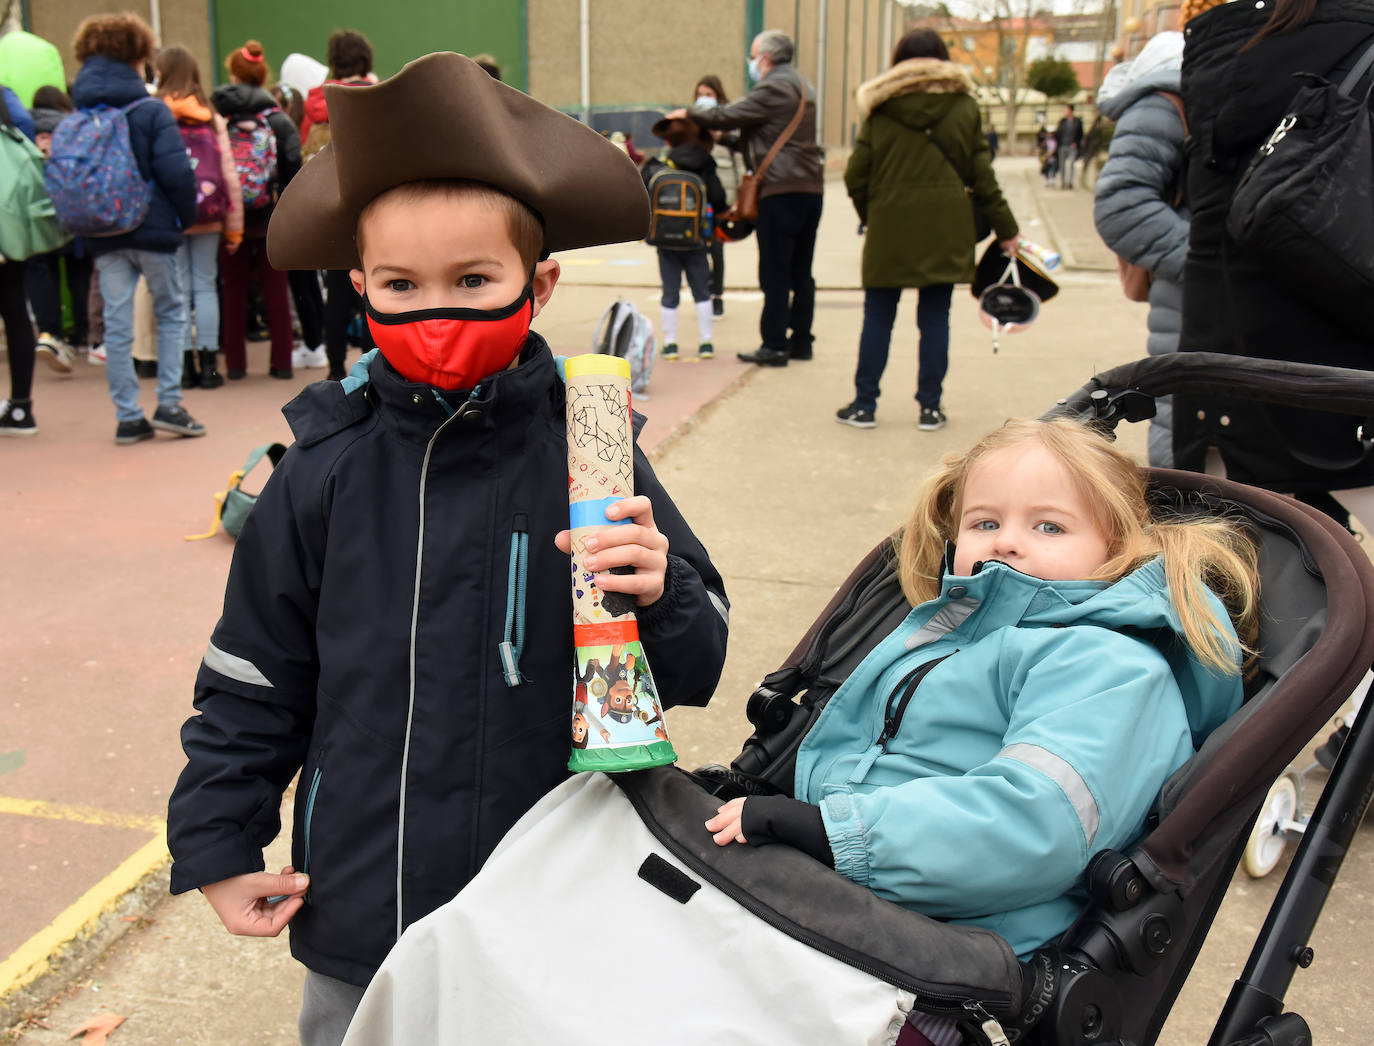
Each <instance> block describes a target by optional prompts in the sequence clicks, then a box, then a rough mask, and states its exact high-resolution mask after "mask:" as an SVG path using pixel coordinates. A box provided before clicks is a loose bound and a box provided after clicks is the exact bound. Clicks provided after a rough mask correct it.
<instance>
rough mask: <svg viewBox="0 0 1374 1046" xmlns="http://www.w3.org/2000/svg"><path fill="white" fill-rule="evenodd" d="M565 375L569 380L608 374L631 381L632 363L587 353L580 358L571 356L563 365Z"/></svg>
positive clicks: (615, 357) (601, 354) (599, 354)
mask: <svg viewBox="0 0 1374 1046" xmlns="http://www.w3.org/2000/svg"><path fill="white" fill-rule="evenodd" d="M563 374H564V376H566V377H568V378H583V377H586V376H587V375H589V374H606V375H610V376H613V377H617V378H621V379H623V380H625V381H629V380H630V361H629V360H626V359H621V358H620V357H619V356H607V355H605V354H603V353H600V352H585V353H583V354H582V355H580V356H569V357H568V359H567V360H565V361H564V364H563Z"/></svg>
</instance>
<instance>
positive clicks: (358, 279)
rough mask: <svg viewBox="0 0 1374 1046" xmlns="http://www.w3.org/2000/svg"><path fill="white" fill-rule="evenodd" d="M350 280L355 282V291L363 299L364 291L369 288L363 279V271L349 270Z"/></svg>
mask: <svg viewBox="0 0 1374 1046" xmlns="http://www.w3.org/2000/svg"><path fill="white" fill-rule="evenodd" d="M348 278H349V279H350V280H352V281H353V289H354V290H355V291H357V292H358V296H359V297H362V295H363V293H364V289H365V288H366V287H367V281H366V280H365V279H364V278H363V270H362V269H349V270H348Z"/></svg>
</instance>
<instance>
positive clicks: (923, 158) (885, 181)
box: [835, 29, 1020, 431]
mask: <svg viewBox="0 0 1374 1046" xmlns="http://www.w3.org/2000/svg"><path fill="white" fill-rule="evenodd" d="M858 102H859V109H860V111H861V112H862V113H863V114H864V122H863V126H862V128H860V130H859V137H858V140H857V141H856V142H855V145H854V152H853V154H852V155H851V156H850V158H849V164H848V166H847V167H846V168H845V173H844V182H845V188H846V189H848V191H849V197H850V199H851V200H853V202H854V209H855V210H856V211H858V212H859V220H860V221H861V222H862V223H863V224H864V225H865V226H867V230H868V231H867V235H866V237H865V239H864V252H863V285H864V322H863V331H862V333H861V334H860V335H859V364H858V369H857V371H856V372H855V375H854V399H853V401H852V402H850V403H849V404H847V405H846V406H844V407H841V408H840V410H839V411H837V412H836V415H835V419H836V420H837V421H839V422H841V423H842V424H845V425H853V426H854V427H855V428H866V429H871V428H873V427H874V425H875V424H876V422H875V420H874V412H875V411H876V410H877V406H878V395H879V389H878V384H879V382H880V380H881V379H882V376H883V369H884V368H885V367H886V366H887V351H888V345H889V343H890V342H891V340H892V323H893V320H894V319H895V318H896V316H897V304H898V302H899V300H900V299H901V296H902V288H904V287H916V288H919V298H918V300H917V305H916V326H917V329H918V330H919V331H920V364H919V367H918V370H917V378H916V399H917V401H918V402H919V403H920V408H921V416H920V428H921V429H923V430H925V431H933V430H935V429H938V428H941V427H943V426H944V424H945V420H946V419H945V413H944V410H943V409H942V407H941V405H940V397H941V393H942V391H943V386H944V378H945V372H946V371H947V370H948V367H949V306H950V299H951V296H952V295H953V292H954V284H956V283H968V282H970V281H971V280H972V279H973V248H974V245H975V241H976V239H977V237H976V235H975V231H974V208H975V206H976V207H977V208H979V209H981V211H982V212H983V214H984V215H985V216H986V218H987V220H988V221H989V222H990V223H991V225H992V228H993V230H994V231H995V233H996V235H997V239H998V240H999V241H1000V242H1001V244H1002V249H1003V250H1005V251H1007V252H1008V253H1011V252H1014V251H1015V249H1016V245H1017V242H1018V239H1019V232H1020V230H1019V228H1018V227H1017V224H1016V219H1015V218H1014V217H1012V213H1011V208H1010V207H1009V206H1008V205H1007V201H1006V200H1005V199H1004V198H1003V197H1002V190H1001V189H1000V188H999V187H998V185H997V177H996V175H994V174H993V172H992V154H991V153H990V151H989V150H988V143H987V139H986V138H984V137H983V131H982V126H981V124H982V120H981V116H980V113H979V110H978V102H977V101H976V100H975V99H974V97H973V80H972V79H971V78H970V76H969V74H968V73H967V72H966V71H965V70H964V68H963V67H962V66H959V65H956V64H954V63H953V62H951V61H950V60H949V51H948V50H947V49H946V47H945V43H944V41H943V40H941V39H940V34H939V33H937V32H935V31H934V30H933V29H913V30H912V31H911V32H909V33H907V34H906V35H905V36H904V37H902V39H901V40H900V41H899V42H898V44H897V47H896V50H895V51H894V53H893V55H892V68H890V69H889V70H887V72H885V73H883V74H882V75H881V76H878V77H875V78H874V79H872V80H869V81H868V82H867V83H865V84H863V85H862V86H861V87H860V88H859V90H858Z"/></svg>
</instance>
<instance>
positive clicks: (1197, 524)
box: [898, 419, 1259, 674]
mask: <svg viewBox="0 0 1374 1046" xmlns="http://www.w3.org/2000/svg"><path fill="white" fill-rule="evenodd" d="M1028 443H1038V444H1039V445H1040V446H1042V447H1044V448H1045V449H1046V450H1048V451H1049V452H1050V453H1051V454H1053V455H1054V456H1055V457H1056V458H1058V459H1059V461H1060V462H1061V463H1062V464H1063V465H1064V467H1065V468H1066V469H1067V470H1068V472H1069V475H1070V476H1071V477H1072V478H1073V481H1074V483H1075V484H1077V486H1078V488H1079V490H1080V492H1081V493H1082V494H1083V497H1084V499H1085V500H1086V501H1087V502H1088V504H1089V505H1091V506H1092V508H1093V511H1094V514H1095V519H1094V522H1095V523H1096V524H1097V526H1098V527H1099V528H1100V530H1101V532H1102V534H1103V535H1104V536H1105V537H1106V539H1107V552H1108V557H1109V558H1108V560H1107V562H1106V563H1104V564H1103V565H1102V567H1101V568H1099V569H1098V570H1097V571H1095V572H1094V573H1093V575H1092V577H1091V578H1090V579H1087V580H1094V581H1118V580H1120V579H1121V578H1123V577H1125V576H1126V575H1127V574H1129V573H1131V572H1132V571H1133V570H1136V569H1137V568H1139V567H1141V566H1143V565H1144V564H1145V563H1148V562H1149V561H1150V560H1152V559H1154V558H1155V557H1157V556H1163V557H1164V570H1165V575H1166V577H1167V579H1168V584H1169V598H1170V599H1171V600H1172V601H1173V604H1174V607H1175V609H1176V610H1177V611H1178V616H1179V620H1180V622H1181V624H1182V626H1183V635H1184V638H1185V639H1186V640H1187V642H1188V645H1189V646H1190V647H1191V648H1192V650H1193V652H1194V654H1195V655H1196V656H1197V658H1198V660H1199V661H1201V662H1202V663H1203V664H1205V665H1207V666H1208V667H1210V668H1213V669H1216V670H1218V671H1221V672H1224V673H1230V674H1234V673H1235V672H1236V671H1237V667H1236V663H1235V653H1236V651H1235V646H1234V644H1233V643H1232V641H1231V638H1230V636H1229V634H1228V630H1227V629H1226V628H1225V625H1224V623H1223V622H1222V621H1220V620H1218V618H1217V616H1216V614H1215V613H1214V612H1213V610H1212V606H1211V604H1210V602H1209V601H1208V599H1207V597H1206V589H1211V590H1212V591H1213V592H1215V593H1216V594H1217V596H1218V597H1219V598H1220V599H1221V601H1222V603H1224V604H1225V606H1226V607H1227V610H1228V611H1229V612H1230V614H1231V617H1232V620H1233V621H1234V623H1235V628H1236V633H1237V634H1238V635H1239V637H1240V639H1241V644H1242V648H1243V649H1244V650H1245V651H1246V652H1247V653H1252V652H1253V647H1254V643H1255V641H1256V639H1257V638H1258V624H1259V602H1258V601H1259V569H1258V565H1257V558H1256V553H1255V546H1254V543H1253V542H1252V541H1251V540H1250V538H1249V537H1248V536H1247V535H1246V534H1245V532H1244V531H1243V530H1242V529H1241V527H1240V526H1239V524H1238V523H1236V522H1235V521H1233V520H1228V519H1223V518H1220V517H1215V516H1201V515H1198V516H1188V517H1177V518H1159V519H1156V518H1155V517H1154V516H1153V515H1152V514H1151V510H1150V504H1149V501H1148V500H1147V498H1146V484H1145V473H1144V471H1143V470H1142V469H1141V468H1140V467H1139V466H1137V465H1136V464H1135V462H1134V461H1132V460H1131V459H1130V457H1129V456H1127V455H1126V454H1124V453H1123V452H1121V451H1120V450H1118V449H1117V448H1116V446H1115V445H1114V444H1113V443H1111V442H1109V441H1108V440H1107V439H1106V438H1105V437H1104V436H1102V435H1101V434H1100V433H1098V432H1096V431H1094V430H1093V429H1090V428H1088V427H1087V426H1085V425H1081V424H1079V423H1077V422H1074V421H1068V420H1064V419H1056V420H1053V421H1024V420H1012V421H1009V422H1007V423H1006V424H1005V425H1003V426H1002V427H1001V428H1000V429H998V430H996V431H995V432H992V433H990V434H989V435H987V436H985V437H984V438H983V439H981V440H980V441H979V442H978V443H977V444H975V445H974V446H973V448H972V449H971V450H969V451H967V452H966V453H964V454H958V455H954V456H952V457H949V458H946V459H945V464H944V467H943V468H942V469H941V470H940V471H939V472H937V473H936V474H935V475H933V476H932V477H930V479H928V480H927V481H926V482H925V484H924V485H923V486H922V488H921V492H920V495H919V497H918V499H917V502H916V508H915V510H914V511H913V512H912V515H911V519H910V521H909V522H908V523H907V525H906V528H905V529H904V530H903V532H902V535H901V537H900V538H899V539H898V569H899V572H900V577H901V582H902V591H903V592H904V593H905V594H906V597H907V599H908V600H910V601H911V603H912V604H913V605H918V604H920V603H924V602H926V601H927V600H930V599H934V598H935V597H936V596H937V595H939V591H940V567H941V563H942V561H943V559H944V555H945V543H946V542H947V541H954V540H955V539H956V538H957V536H958V532H959V505H960V502H961V500H962V498H963V492H964V484H965V482H966V480H967V478H968V474H969V471H970V470H971V469H972V468H973V466H974V465H976V464H977V463H978V462H979V461H981V460H982V459H983V458H985V457H986V456H987V455H989V454H992V453H995V452H997V451H999V450H1006V449H1008V448H1011V447H1019V446H1024V445H1026V444H1028Z"/></svg>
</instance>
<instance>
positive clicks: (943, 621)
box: [906, 599, 979, 650]
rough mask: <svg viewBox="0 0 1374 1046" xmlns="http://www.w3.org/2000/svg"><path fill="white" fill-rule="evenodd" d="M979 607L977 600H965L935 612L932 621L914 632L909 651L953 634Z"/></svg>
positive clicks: (947, 604) (948, 604)
mask: <svg viewBox="0 0 1374 1046" xmlns="http://www.w3.org/2000/svg"><path fill="white" fill-rule="evenodd" d="M978 607H979V601H978V600H976V599H963V600H959V601H957V602H951V603H946V604H945V605H944V606H942V607H941V608H940V609H939V610H937V611H935V613H934V615H932V617H931V619H930V620H929V621H927V622H926V623H925V624H924V625H922V626H921V628H920V630H919V631H917V632H914V633H913V634H912V635H911V636H910V637H909V638H908V639H907V641H906V648H907V649H908V650H915V649H916V648H917V647H921V646H925V645H926V644H927V643H933V642H935V640H937V639H939V638H940V637H941V636H943V635H947V634H948V633H950V632H953V631H954V630H955V629H956V628H958V627H959V626H960V625H962V624H963V623H964V622H965V621H967V620H968V616H969V615H970V614H972V613H973V612H974V611H975V610H977V609H978Z"/></svg>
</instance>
